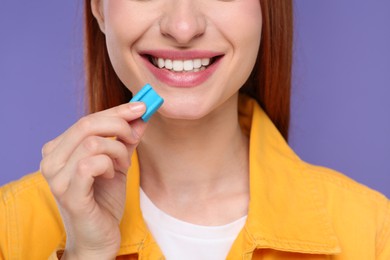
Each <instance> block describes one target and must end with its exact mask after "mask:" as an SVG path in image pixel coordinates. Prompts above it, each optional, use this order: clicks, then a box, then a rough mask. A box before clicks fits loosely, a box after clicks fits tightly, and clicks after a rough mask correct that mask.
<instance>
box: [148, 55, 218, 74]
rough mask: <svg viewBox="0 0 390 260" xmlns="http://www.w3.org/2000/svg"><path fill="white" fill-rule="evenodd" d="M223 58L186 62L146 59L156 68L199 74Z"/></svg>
mask: <svg viewBox="0 0 390 260" xmlns="http://www.w3.org/2000/svg"><path fill="white" fill-rule="evenodd" d="M221 57H222V55H221V56H215V57H212V58H196V59H186V60H174V59H164V58H158V57H154V56H151V55H146V58H147V59H148V60H149V62H150V63H152V64H153V65H154V66H155V67H156V68H159V69H166V70H169V71H172V72H199V71H203V70H205V69H207V67H209V66H210V65H212V64H213V63H215V62H216V61H217V60H218V59H219V58H221Z"/></svg>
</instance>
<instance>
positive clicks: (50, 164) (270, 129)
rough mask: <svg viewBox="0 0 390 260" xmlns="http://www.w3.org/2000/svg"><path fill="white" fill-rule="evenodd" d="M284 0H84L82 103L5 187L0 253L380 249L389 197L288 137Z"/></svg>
mask: <svg viewBox="0 0 390 260" xmlns="http://www.w3.org/2000/svg"><path fill="white" fill-rule="evenodd" d="M291 6H292V3H291V1H287V0H286V1H277V0H275V1H271V0H268V1H257V0H246V1H234V0H233V1H205V0H199V1H193V0H192V1H190V0H180V1H179V0H158V1H125V0H116V1H109V0H91V1H88V0H87V1H85V8H86V54H87V56H86V57H87V59H86V68H87V70H86V71H87V76H88V87H89V94H88V97H89V104H90V111H91V112H92V113H91V114H90V115H88V116H86V117H84V118H82V119H81V120H80V121H78V122H77V123H75V125H73V126H72V127H71V128H70V129H68V130H67V131H66V132H65V133H63V134H62V135H60V136H59V137H57V138H56V139H54V140H52V141H50V142H49V143H47V144H46V145H45V146H44V148H43V151H42V153H43V160H42V163H41V173H37V174H35V175H31V176H28V177H27V178H24V179H23V180H21V181H19V182H17V183H13V184H11V185H7V186H5V187H3V188H2V190H1V194H2V197H3V201H2V204H0V210H1V212H2V214H3V215H1V218H2V219H1V223H2V224H0V225H3V226H1V227H3V229H2V230H6V232H4V234H2V235H1V237H0V246H1V252H2V257H4V258H6V259H19V258H23V259H24V258H30V259H41V258H45V257H48V256H49V255H51V257H53V258H55V257H57V256H58V257H62V259H73V258H82V259H84V258H85V259H95V258H96V259H109V258H114V257H115V256H117V257H118V258H123V259H161V258H163V257H164V256H165V257H166V258H167V259H225V258H228V259H243V258H245V259H286V258H288V259H375V258H377V259H388V258H389V257H390V207H389V202H388V200H387V199H386V198H385V197H384V196H382V195H380V194H378V193H376V192H374V191H371V190H368V189H367V188H365V187H363V186H361V185H359V184H357V183H355V182H353V181H352V180H350V179H348V178H346V177H344V176H342V175H340V174H338V173H335V172H333V171H331V170H328V169H324V168H320V167H316V166H312V165H309V164H306V163H304V162H302V161H301V160H300V159H299V158H298V157H297V156H296V155H295V154H294V153H293V152H292V151H291V149H290V148H289V147H288V145H287V144H286V140H287V132H288V121H289V120H288V119H289V93H290V74H291V42H292V39H291V38H292V37H291V35H292V18H291V17H292V7H291ZM147 82H148V83H150V84H151V85H152V86H153V87H154V89H155V90H156V91H157V92H158V93H159V94H160V95H161V96H162V97H163V98H164V99H165V103H164V105H163V106H162V107H161V109H160V110H159V111H158V113H157V114H155V115H154V116H153V117H152V118H151V120H150V121H149V122H148V123H145V122H143V121H142V120H140V117H141V116H142V115H143V113H144V112H145V105H144V104H143V103H140V102H136V103H130V104H128V103H127V102H128V100H129V99H130V98H131V96H132V94H131V93H136V92H138V91H139V90H140V88H141V87H142V86H143V85H144V84H145V83H147ZM237 111H238V112H237ZM275 126H276V127H275Z"/></svg>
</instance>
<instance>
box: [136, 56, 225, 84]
mask: <svg viewBox="0 0 390 260" xmlns="http://www.w3.org/2000/svg"><path fill="white" fill-rule="evenodd" d="M140 54H141V57H142V58H143V61H144V62H145V64H146V67H147V68H148V70H149V71H150V72H151V73H152V74H153V75H154V76H155V77H156V78H157V79H158V80H159V81H161V82H163V83H165V84H167V85H169V86H172V87H181V88H189V87H195V86H198V85H200V84H202V83H203V82H205V81H206V80H207V79H208V78H210V77H211V75H213V73H214V72H215V71H216V69H217V68H218V65H219V64H220V61H221V60H222V56H223V53H220V52H211V51H165V50H153V51H143V52H142V53H140ZM151 57H155V58H163V59H171V60H193V59H202V58H209V59H214V62H213V63H212V64H210V65H208V66H207V68H206V69H204V70H200V71H197V72H194V71H182V72H175V71H172V70H168V69H165V68H162V69H160V68H157V67H156V66H155V65H153V64H152V62H151Z"/></svg>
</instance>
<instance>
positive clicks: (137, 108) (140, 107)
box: [130, 102, 145, 113]
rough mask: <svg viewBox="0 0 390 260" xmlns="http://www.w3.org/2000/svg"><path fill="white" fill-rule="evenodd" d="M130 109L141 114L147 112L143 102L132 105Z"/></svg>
mask: <svg viewBox="0 0 390 260" xmlns="http://www.w3.org/2000/svg"><path fill="white" fill-rule="evenodd" d="M130 109H131V111H132V112H134V113H139V112H142V111H144V110H145V104H144V103H143V102H134V103H131V106H130Z"/></svg>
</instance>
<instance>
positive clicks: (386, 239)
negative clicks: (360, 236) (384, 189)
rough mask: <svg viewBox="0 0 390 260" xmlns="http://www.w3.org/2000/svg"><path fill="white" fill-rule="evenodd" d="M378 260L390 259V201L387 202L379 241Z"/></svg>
mask: <svg viewBox="0 0 390 260" xmlns="http://www.w3.org/2000/svg"><path fill="white" fill-rule="evenodd" d="M377 259H378V260H388V259H390V201H388V202H387V208H386V214H385V221H384V223H383V228H382V230H381V231H380V237H379V239H378V251H377Z"/></svg>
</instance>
